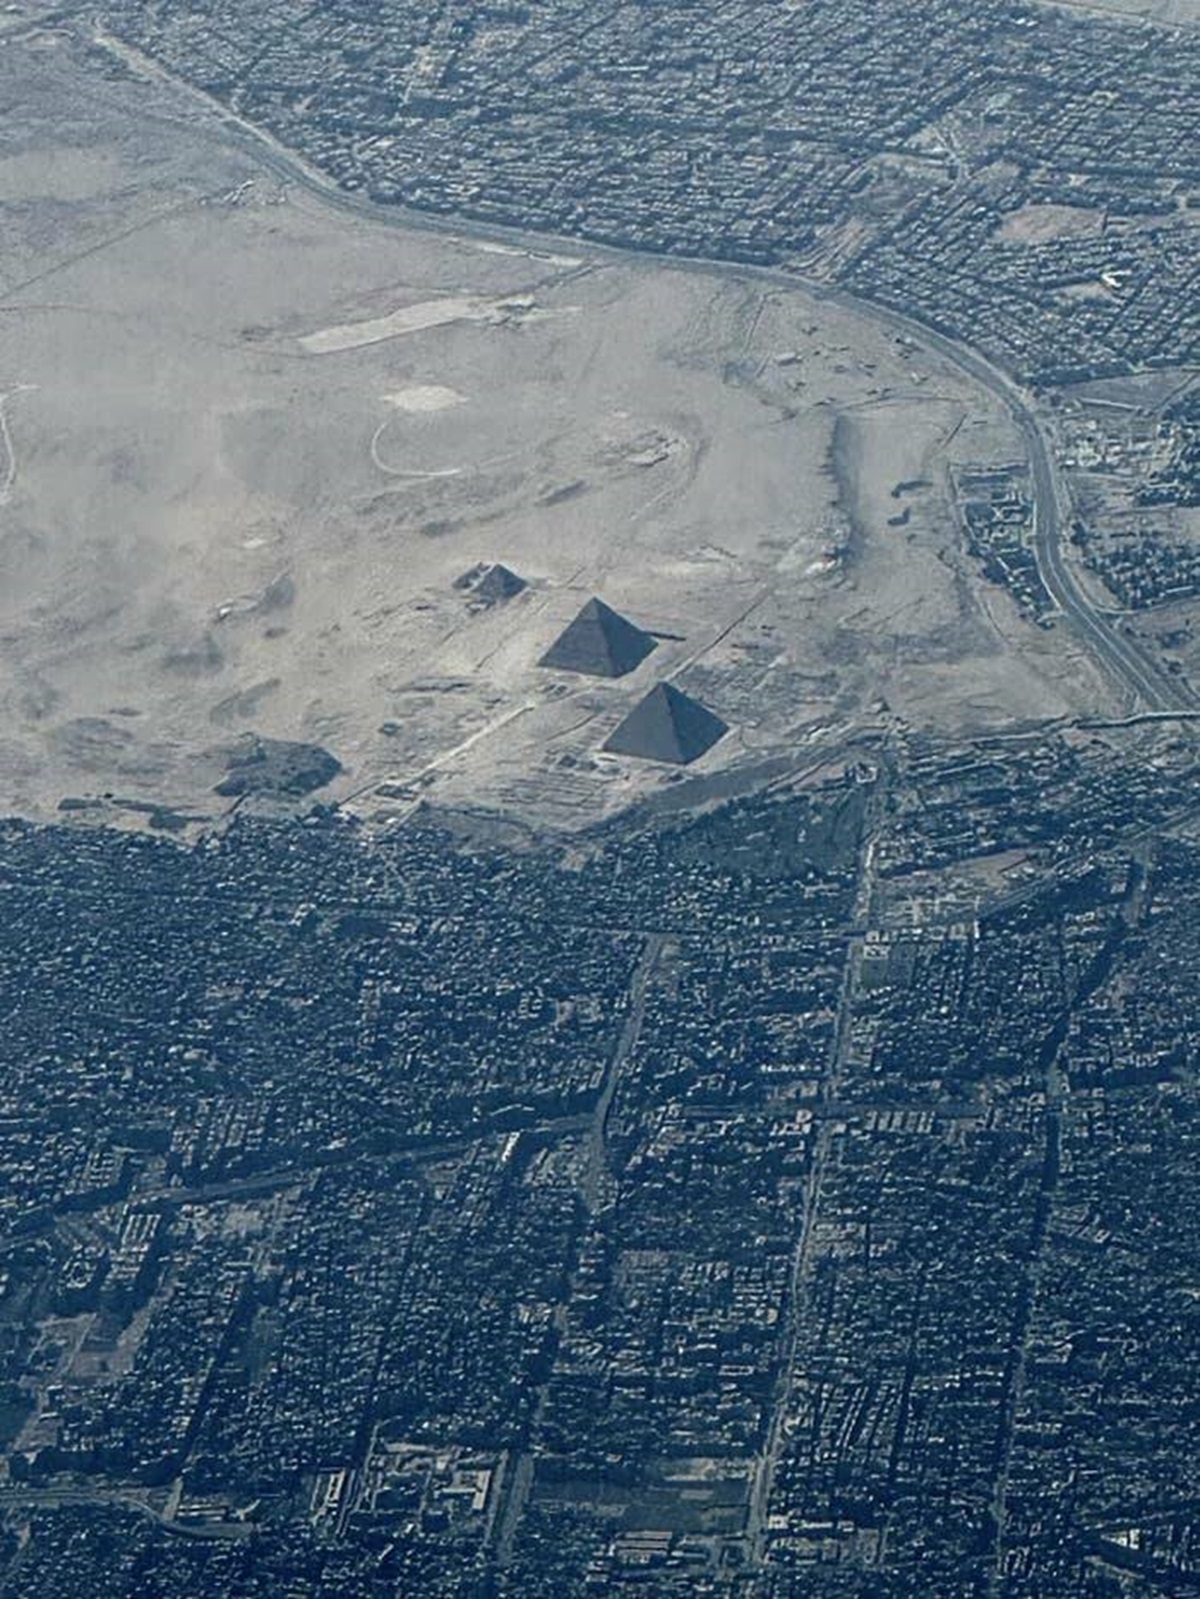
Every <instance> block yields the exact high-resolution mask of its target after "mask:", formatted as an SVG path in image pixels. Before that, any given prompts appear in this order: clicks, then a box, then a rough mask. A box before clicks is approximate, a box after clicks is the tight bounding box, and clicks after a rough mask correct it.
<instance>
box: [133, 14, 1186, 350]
mask: <svg viewBox="0 0 1200 1599" xmlns="http://www.w3.org/2000/svg"><path fill="white" fill-rule="evenodd" d="M103 9H104V14H105V17H106V20H107V22H108V24H109V26H111V27H112V28H113V29H115V30H116V31H117V32H118V33H119V34H120V35H121V36H122V37H123V38H124V39H126V40H128V41H129V42H131V43H133V44H135V45H136V46H138V47H140V48H142V49H144V50H146V51H147V52H148V53H149V54H150V55H152V56H154V57H155V58H157V59H158V60H160V61H161V62H163V63H165V64H166V65H167V66H168V67H170V68H171V69H172V70H174V71H176V72H178V73H180V74H181V75H182V76H183V77H184V78H186V79H188V80H190V81H191V82H193V83H196V84H198V85H199V86H201V87H202V88H204V89H205V90H206V91H208V92H210V93H211V94H213V95H214V96H216V97H217V98H218V99H220V100H221V101H223V102H225V103H226V104H228V105H230V106H232V107H233V108H234V109H235V110H237V111H238V112H239V113H240V114H242V115H244V116H247V117H249V118H252V119H253V120H254V121H256V122H258V123H261V124H262V125H263V126H265V127H267V128H269V129H270V130H271V131H272V132H273V133H274V134H276V135H277V136H278V137H279V138H281V139H282V140H284V141H285V142H286V143H287V144H289V145H291V146H293V147H295V148H296V149H297V150H300V151H302V152H303V153H304V154H305V155H306V156H308V157H309V158H310V159H311V160H313V161H314V162H316V163H317V164H318V165H319V166H320V167H322V168H323V169H324V170H326V171H327V172H328V173H330V174H331V175H332V176H333V177H335V178H336V179H337V180H338V181H339V182H340V183H341V184H343V185H344V186H346V187H348V188H351V189H356V190H359V191H361V192H362V193H364V194H367V195H370V196H372V197H374V198H375V199H378V200H382V201H385V202H387V201H391V202H402V203H404V204H407V205H410V206H414V207H417V208H421V209H426V210H430V211H434V212H442V213H455V214H458V215H461V216H464V217H471V218H475V219H478V220H482V221H486V222H491V223H503V224H509V225H512V226H515V227H518V228H522V229H540V230H547V231H551V232H556V233H563V234H573V235H579V236H582V237H585V238H590V239H595V240H600V241H604V242H607V243H610V244H618V245H628V246H633V247H636V248H645V249H652V250H657V251H665V252H670V253H676V254H684V255H698V256H707V257H715V258H723V259H728V260H736V261H743V262H747V263H752V264H756V265H775V264H784V265H789V266H799V267H801V268H802V269H804V270H805V271H807V272H809V273H810V274H812V275H816V276H820V277H825V278H828V279H832V280H834V281H839V282H842V283H844V284H846V285H847V286H848V287H850V288H852V289H853V290H854V291H855V292H857V293H861V294H866V295H868V296H870V297H873V298H875V299H877V300H879V301H881V302H883V303H884V304H886V305H889V306H892V307H894V308H896V309H898V310H900V311H903V312H908V313H911V314H913V315H916V316H918V317H920V318H922V319H924V320H926V321H928V322H931V323H933V324H934V325H935V326H937V327H939V328H941V329H943V330H945V331H947V332H949V333H952V334H953V335H954V336H956V337H959V338H963V339H966V340H968V341H969V342H971V343H972V344H974V345H975V346H976V347H978V348H981V349H984V350H986V351H988V352H990V353H991V354H992V355H993V356H994V357H996V358H998V359H1000V360H1001V361H1003V362H1004V363H1005V364H1007V365H1008V366H1010V367H1012V368H1013V369H1015V370H1017V371H1019V372H1021V373H1022V374H1024V375H1026V376H1028V377H1032V378H1036V379H1037V380H1039V381H1041V382H1052V381H1065V380H1068V379H1071V378H1074V377H1080V376H1088V375H1095V374H1097V373H1100V372H1107V371H1124V370H1128V369H1129V368H1130V367H1136V366H1141V365H1145V364H1149V365H1161V364H1175V363H1177V362H1180V361H1184V362H1186V361H1187V360H1188V359H1189V358H1192V357H1194V355H1195V352H1196V339H1197V333H1198V331H1200V295H1198V293H1197V289H1198V284H1200V251H1198V249H1197V229H1196V223H1195V210H1194V199H1195V195H1196V186H1197V182H1198V180H1200V112H1198V111H1197V106H1198V105H1200V40H1198V39H1197V38H1196V37H1195V35H1194V34H1193V33H1191V32H1188V31H1186V30H1178V31H1175V32H1171V31H1169V30H1165V29H1164V30H1156V31H1154V32H1153V33H1148V32H1147V31H1146V30H1145V29H1143V28H1140V27H1138V26H1130V25H1128V24H1122V23H1120V22H1117V21H1111V22H1110V21H1107V20H1102V19H1097V18H1095V17H1089V18H1086V19H1082V18H1077V17H1072V16H1071V15H1070V13H1069V12H1066V11H1065V10H1057V9H1053V8H1051V7H1048V6H1045V7H1044V6H1035V5H1024V4H1020V3H1016V0H986V3H982V4H980V3H972V4H969V5H968V4H966V3H965V0H944V3H942V4H938V5H934V6H929V5H918V4H915V3H912V0H903V3H897V4H890V5H887V6H883V7H881V6H880V5H878V4H877V3H875V0H852V3H847V0H838V3H837V4H832V3H830V0H799V3H797V4H794V5H777V4H774V3H768V0H738V3H736V4H733V5H721V6H715V7H714V6H699V5H696V4H694V3H691V0H671V3H668V4H659V5H654V6H645V5H638V4H634V3H632V0H629V3H622V4H617V5H613V6H609V7H599V6H597V5H595V4H594V3H593V0H555V3H554V4H549V3H547V0H522V3H518V4H507V3H500V4H492V5H476V4H474V3H471V4H467V3H465V0H438V3H436V4H433V5H410V4H407V3H404V0H397V3H395V4H389V5H388V6H387V7H384V8H380V7H364V6H362V5H359V4H356V3H354V0H337V3H335V4H332V5H322V6H320V7H319V8H313V7H311V6H308V5H304V4H300V3H299V0H254V3H253V4H249V5H247V4H244V3H242V4H239V5H237V6H236V7H231V6H229V5H228V4H227V3H226V0H187V3H186V4H182V5H181V4H179V3H178V0H170V3H166V0H110V3H109V4H108V5H107V6H105V7H104V8H103ZM1056 207H1057V208H1061V209H1062V212H1063V219H1062V222H1061V225H1060V226H1056V225H1052V226H1050V227H1049V229H1047V228H1046V227H1045V226H1044V224H1045V221H1046V218H1047V217H1048V216H1052V215H1053V214H1054V208H1056Z"/></svg>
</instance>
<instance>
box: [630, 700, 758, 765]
mask: <svg viewBox="0 0 1200 1599" xmlns="http://www.w3.org/2000/svg"><path fill="white" fill-rule="evenodd" d="M728 731H729V729H728V727H727V726H726V725H725V723H724V722H723V721H722V720H721V718H720V717H719V716H714V715H713V713H712V711H710V710H709V709H708V707H707V706H705V705H701V703H700V701H699V700H694V699H693V698H692V696H691V695H690V694H684V693H683V692H682V690H680V689H677V688H673V687H672V686H671V684H670V683H656V684H655V686H654V687H653V688H652V689H651V690H650V692H649V694H647V695H646V697H645V699H644V700H641V701H640V702H639V703H638V704H637V705H635V706H634V708H633V710H632V711H630V713H629V715H628V716H627V717H626V718H625V720H624V721H623V722H622V723H621V725H620V727H618V728H617V729H616V731H615V732H614V733H613V734H612V735H611V737H610V738H609V739H608V741H607V743H606V744H605V746H604V748H605V749H606V750H610V751H612V753H613V754H615V755H636V756H637V758H638V759H639V760H642V761H667V762H669V763H670V764H671V765H673V766H688V765H690V763H691V762H692V761H695V760H698V759H699V757H700V756H701V755H703V754H704V753H705V751H706V750H710V749H712V747H713V745H714V744H715V743H716V742H717V740H718V739H719V738H723V737H724V735H725V734H726V733H727V732H728Z"/></svg>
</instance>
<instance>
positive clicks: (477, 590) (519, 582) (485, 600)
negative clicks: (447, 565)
mask: <svg viewBox="0 0 1200 1599" xmlns="http://www.w3.org/2000/svg"><path fill="white" fill-rule="evenodd" d="M454 587H455V588H456V589H466V590H467V591H468V592H469V594H470V596H471V598H472V600H473V601H475V602H476V603H477V604H479V605H498V604H500V603H501V602H502V601H503V600H511V599H512V598H513V597H514V596H515V595H517V594H520V592H521V590H522V589H524V588H526V587H528V585H527V584H526V582H525V579H524V578H523V577H518V576H517V574H516V573H515V572H514V571H513V570H512V568H511V567H509V566H505V565H503V563H502V562H500V561H497V562H496V563H495V564H494V565H488V564H487V563H485V562H481V563H480V564H479V565H478V566H473V567H472V568H471V570H470V571H469V572H464V573H463V575H462V576H461V577H456V578H455V579H454Z"/></svg>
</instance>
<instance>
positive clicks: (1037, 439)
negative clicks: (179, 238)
mask: <svg viewBox="0 0 1200 1599" xmlns="http://www.w3.org/2000/svg"><path fill="white" fill-rule="evenodd" d="M93 37H94V40H95V42H96V43H97V44H98V45H100V46H101V47H102V48H104V49H106V50H108V51H109V52H110V53H112V54H115V55H117V56H119V57H120V58H121V59H122V60H123V61H124V62H125V64H126V65H127V66H131V67H133V68H134V69H135V70H137V71H140V72H141V73H142V74H143V75H145V76H149V77H153V78H157V79H159V80H160V81H163V82H167V83H170V84H172V85H173V86H174V87H175V88H176V89H178V90H180V91H181V92H183V93H185V94H187V95H188V96H189V97H190V98H192V99H193V100H196V101H199V102H200V103H202V104H203V105H204V106H205V107H206V108H207V109H208V110H209V111H211V112H213V113H215V114H216V116H217V118H218V120H219V121H220V123H221V125H222V128H223V130H224V131H225V132H226V133H227V134H228V135H229V137H230V138H231V139H232V141H233V142H234V143H235V144H237V145H238V146H239V147H240V148H241V149H243V150H245V151H246V152H247V154H249V155H251V156H252V157H253V158H254V159H255V160H256V161H258V162H259V163H260V164H261V165H264V166H266V167H267V168H268V169H269V170H271V171H272V172H274V173H275V175H276V177H278V178H280V179H282V180H283V181H285V182H288V183H294V184H296V185H298V186H299V187H302V188H305V189H308V190H309V191H311V192H312V193H313V194H316V195H318V196H319V197H320V198H321V199H322V200H323V201H324V202H325V203H326V204H328V205H333V206H336V207H338V208H339V209H341V210H343V211H348V212H350V213H352V214H353V215H355V216H359V217H366V218H369V219H370V220H371V221H373V222H376V223H379V222H382V223H383V224H385V225H391V226H395V227H404V228H410V229H412V228H416V229H419V230H421V231H423V232H426V233H440V234H443V235H450V236H456V235H461V234H462V233H469V234H471V235H473V236H475V237H477V238H481V239H494V240H496V241H498V242H502V243H506V244H512V245H515V246H518V247H519V248H521V249H524V250H528V251H530V252H531V253H533V254H535V255H536V254H537V253H538V252H541V251H547V250H559V249H562V250H579V249H580V248H581V247H582V248H586V250H587V252H588V255H589V257H590V258H592V259H593V260H595V259H601V260H611V261H617V262H631V261H632V262H639V261H640V262H644V261H645V260H646V259H647V258H648V257H649V256H650V252H647V251H636V250H628V249H620V248H618V247H616V246H613V245H605V244H599V243H596V242H595V241H593V240H591V239H584V238H578V237H569V236H562V235H558V234H549V233H539V234H528V233H523V232H522V231H521V230H520V229H518V228H512V227H506V226H503V225H501V224H490V223H481V222H474V221H472V220H471V219H470V218H468V217H459V216H447V217H441V216H437V215H431V214H430V213H428V212H422V211H414V210H411V209H410V208H409V207H407V206H401V205H394V206H393V205H382V204H377V203H376V202H375V201H373V200H369V199H366V198H364V197H363V196H361V195H358V194H355V193H353V192H352V191H349V190H346V189H343V188H340V187H339V186H338V184H337V183H336V182H335V181H334V180H333V179H332V178H330V177H327V176H326V175H325V174H324V173H323V172H321V171H320V170H319V169H318V168H316V167H314V166H312V165H310V163H309V162H308V161H306V160H305V159H304V158H303V157H302V156H300V155H298V154H297V153H296V152H295V151H294V150H291V149H289V148H288V147H287V146H286V145H284V144H282V143H281V142H280V141H279V140H278V139H276V138H275V137H274V135H273V134H271V133H270V132H268V131H267V130H266V129H265V128H261V127H259V126H257V125H256V124H254V123H252V122H249V121H247V120H246V119H245V118H243V117H240V116H238V115H237V114H236V112H233V111H230V109H229V108H228V107H227V106H225V105H223V104H222V103H221V102H220V101H219V100H217V99H215V98H214V97H213V96H212V95H210V94H207V93H206V92H205V91H204V90H202V89H198V88H196V86H195V85H194V84H191V83H189V82H187V80H186V79H184V78H180V77H178V76H177V75H176V74H175V73H173V72H170V71H168V70H167V69H166V68H165V67H163V66H161V65H160V64H159V63H158V62H157V61H155V60H154V59H153V58H152V57H150V56H147V55H145V54H144V53H143V52H142V51H140V50H138V49H136V48H135V47H134V46H131V45H128V44H126V43H125V42H124V40H121V39H117V38H115V37H114V36H113V35H112V34H109V33H107V32H106V31H105V30H104V29H103V28H101V27H100V26H99V24H94V25H93ZM657 259H659V260H662V261H663V262H665V263H666V264H668V265H669V266H671V268H672V269H673V270H677V271H691V272H698V273H704V274H706V275H709V276H713V275H720V276H728V277H740V278H757V279H758V280H759V281H762V282H767V283H771V284H774V285H776V286H779V287H783V288H791V289H797V288H799V289H803V290H805V291H806V292H807V293H809V294H811V295H813V296H814V298H817V299H821V300H826V301H828V302H829V303H831V304H835V305H841V306H844V307H847V308H849V309H852V310H854V311H856V312H858V313H859V314H860V315H866V316H870V317H873V318H874V320H875V321H876V322H880V323H883V324H884V325H885V326H887V327H890V328H893V329H895V330H896V331H898V332H902V333H905V334H906V335H908V336H909V337H910V338H913V339H915V340H919V341H920V342H921V343H922V344H924V345H926V346H927V347H928V348H929V349H931V350H935V351H936V352H937V353H938V354H939V355H940V356H942V357H943V359H945V360H947V361H949V362H951V363H952V364H953V365H955V366H957V367H958V368H959V370H960V371H962V372H965V373H966V374H967V375H968V376H969V377H971V378H973V379H974V380H975V381H976V382H977V383H979V384H981V385H982V386H983V387H984V388H986V389H988V390H989V391H990V392H991V393H992V394H993V395H995V396H996V398H997V399H999V400H1000V402H1001V403H1002V404H1003V405H1004V407H1005V408H1006V409H1007V411H1008V412H1009V414H1010V415H1011V416H1012V418H1013V420H1014V422H1015V423H1016V425H1017V427H1018V429H1019V430H1020V433H1021V437H1022V438H1023V439H1024V441H1025V448H1026V451H1027V452H1028V456H1029V470H1030V480H1031V493H1032V499H1033V527H1034V549H1035V553H1036V556H1037V563H1038V571H1039V574H1040V576H1041V579H1042V583H1043V584H1044V586H1045V588H1046V592H1047V593H1048V594H1049V595H1050V597H1051V599H1052V600H1053V601H1054V603H1055V604H1056V605H1057V606H1058V608H1059V610H1060V612H1061V613H1062V615H1063V617H1064V619H1065V620H1066V622H1067V623H1068V625H1069V626H1070V627H1071V628H1072V629H1073V630H1074V632H1075V634H1076V636H1077V637H1078V638H1079V640H1080V642H1081V643H1082V644H1083V645H1084V646H1085V648H1086V649H1088V650H1089V651H1090V652H1091V654H1092V656H1093V657H1094V658H1095V660H1096V661H1097V663H1098V665H1099V666H1100V667H1101V669H1102V670H1103V671H1104V672H1106V673H1107V675H1108V677H1109V678H1110V679H1111V680H1112V682H1113V683H1114V684H1115V685H1116V686H1117V687H1118V688H1119V689H1120V690H1121V691H1122V692H1123V693H1124V694H1125V695H1126V696H1128V699H1129V701H1130V709H1132V710H1134V711H1138V710H1146V711H1156V712H1161V713H1164V714H1170V713H1171V712H1176V711H1185V712H1186V711H1192V710H1196V709H1197V708H1200V698H1198V697H1197V696H1196V695H1195V694H1193V693H1192V691H1191V690H1190V689H1189V688H1188V687H1187V686H1186V685H1185V684H1183V683H1181V682H1178V681H1176V680H1174V679H1172V678H1171V677H1169V676H1168V675H1167V674H1166V673H1165V672H1163V671H1162V670H1161V668H1160V667H1159V666H1158V665H1157V663H1156V662H1154V661H1153V660H1152V659H1151V658H1150V657H1149V656H1148V655H1147V654H1146V653H1145V651H1144V650H1143V649H1142V648H1141V647H1140V645H1138V644H1137V642H1136V641H1135V640H1134V639H1132V638H1131V637H1130V636H1129V635H1128V634H1127V633H1125V632H1124V631H1123V630H1122V626H1121V623H1120V622H1119V621H1117V622H1116V625H1114V624H1113V622H1112V620H1110V619H1109V617H1108V616H1107V615H1106V613H1105V612H1104V611H1103V610H1102V609H1101V608H1100V607H1098V606H1096V605H1095V604H1094V603H1093V602H1092V601H1091V599H1089V598H1088V596H1087V594H1086V593H1085V592H1084V590H1083V589H1082V588H1081V587H1080V584H1079V582H1078V581H1077V579H1076V578H1075V576H1074V574H1073V573H1072V572H1071V570H1070V567H1069V566H1068V564H1067V560H1066V556H1065V552H1064V547H1063V520H1064V507H1065V506H1066V505H1067V504H1068V499H1067V493H1066V490H1065V488H1064V487H1063V485H1062V482H1061V479H1060V476H1059V473H1058V469H1057V467H1056V465H1055V463H1054V458H1053V455H1052V452H1051V449H1050V446H1049V444H1048V442H1047V440H1046V436H1045V433H1044V432H1043V429H1042V426H1041V423H1040V422H1039V420H1038V417H1037V413H1036V410H1035V409H1034V406H1033V404H1032V403H1031V401H1030V399H1029V398H1028V397H1027V396H1026V394H1025V393H1024V392H1023V391H1022V390H1021V389H1020V388H1019V387H1018V386H1017V384H1015V383H1014V382H1013V381H1012V379H1011V378H1009V377H1008V376H1007V374H1005V373H1004V372H1002V371H1001V370H1000V368H999V367H997V366H994V365H993V364H992V362H990V361H989V360H988V359H987V358H986V357H985V356H983V355H981V354H980V353H979V352H978V351H976V350H974V349H972V348H971V347H970V346H968V345H964V344H961V343H959V342H958V341H957V340H956V339H952V338H950V337H949V336H948V335H946V334H944V333H939V332H937V331H936V330H935V329H934V328H931V327H930V326H929V325H928V324H927V323H924V322H920V321H918V320H916V319H915V318H912V317H909V316H906V315H905V314H903V313H902V312H899V311H894V310H892V309H891V308H890V307H888V306H885V305H881V304H879V303H878V302H876V301H874V300H869V299H866V298H864V297H862V296H860V295H856V294H851V293H849V292H848V291H847V290H845V289H840V288H837V287H836V286H834V285H830V284H825V283H821V282H818V281H816V280H814V279H811V278H806V277H804V276H802V275H801V274H799V273H796V272H788V271H785V270H784V269H782V268H778V267H755V266H749V265H745V264H742V263H739V262H729V263H726V262H721V261H709V260H702V259H695V258H687V257H682V256H672V255H664V256H659V257H657ZM584 270H586V269H584Z"/></svg>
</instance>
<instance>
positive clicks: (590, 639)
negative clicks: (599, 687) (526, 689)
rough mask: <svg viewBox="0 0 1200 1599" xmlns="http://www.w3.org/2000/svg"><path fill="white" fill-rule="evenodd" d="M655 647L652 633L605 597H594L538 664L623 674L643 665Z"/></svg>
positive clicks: (595, 673)
mask: <svg viewBox="0 0 1200 1599" xmlns="http://www.w3.org/2000/svg"><path fill="white" fill-rule="evenodd" d="M653 648H654V640H653V639H652V638H651V637H650V635H649V633H643V631H642V629H641V628H640V627H635V626H634V624H633V623H632V622H630V621H629V620H628V619H627V618H626V617H624V616H620V615H619V614H618V613H617V612H616V611H614V610H613V609H612V607H611V606H609V605H605V603H604V601H603V600H596V599H592V600H589V601H588V602H587V604H586V605H585V606H584V607H583V609H582V611H580V613H579V615H578V616H577V617H576V618H575V620H574V621H573V622H571V623H570V624H569V626H568V627H567V628H566V629H565V630H564V631H563V632H562V633H560V634H559V636H558V637H557V638H556V639H555V641H554V643H553V644H552V645H551V646H550V648H549V649H548V650H547V651H546V653H545V655H543V656H542V658H541V661H540V662H539V663H538V664H539V665H541V666H552V667H554V668H555V669H556V670H557V671H560V672H586V673H587V674H588V675H589V676H591V677H624V676H625V674H626V672H632V671H633V669H634V667H635V666H640V665H641V663H642V662H643V661H644V660H645V659H646V657H647V655H649V653H650V651H651V650H652V649H653Z"/></svg>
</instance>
